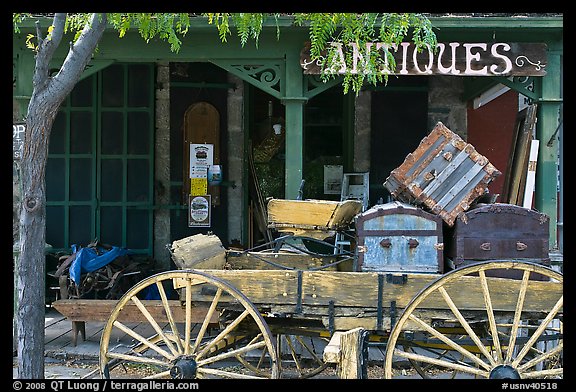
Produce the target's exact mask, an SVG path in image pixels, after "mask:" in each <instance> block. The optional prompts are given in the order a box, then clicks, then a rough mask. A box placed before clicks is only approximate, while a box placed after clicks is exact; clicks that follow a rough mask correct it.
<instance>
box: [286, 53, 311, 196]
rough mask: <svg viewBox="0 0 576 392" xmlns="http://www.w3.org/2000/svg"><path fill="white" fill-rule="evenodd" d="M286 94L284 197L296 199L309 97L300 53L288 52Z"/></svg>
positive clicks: (300, 178)
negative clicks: (305, 88)
mask: <svg viewBox="0 0 576 392" xmlns="http://www.w3.org/2000/svg"><path fill="white" fill-rule="evenodd" d="M285 83H286V89H285V92H286V94H285V95H284V96H283V97H282V102H283V103H284V105H285V106H286V168H285V176H286V177H285V187H284V197H285V198H286V199H296V197H297V196H298V190H299V189H300V183H301V181H302V167H303V156H304V153H303V150H304V145H303V141H304V138H303V134H304V131H303V129H304V126H303V120H302V115H303V107H304V103H305V102H306V100H307V98H305V97H304V91H303V88H304V87H303V86H304V83H303V74H302V68H301V67H300V58H299V53H298V52H294V51H291V52H289V53H286V79H285Z"/></svg>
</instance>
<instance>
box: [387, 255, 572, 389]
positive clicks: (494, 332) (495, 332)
mask: <svg viewBox="0 0 576 392" xmlns="http://www.w3.org/2000/svg"><path fill="white" fill-rule="evenodd" d="M492 270H494V271H492ZM496 270H497V271H496ZM503 270H508V271H511V270H512V272H514V273H513V274H511V275H509V276H518V277H519V278H518V279H513V278H497V277H495V276H498V275H497V274H498V273H499V272H501V271H503ZM517 271H520V273H519V274H517V273H515V272H517ZM531 274H534V275H531ZM533 276H534V278H532V277H533ZM541 276H542V277H544V278H541ZM476 282H477V283H476ZM472 283H473V284H474V286H471V285H472ZM459 284H461V285H462V287H460V288H459V287H458V285H459ZM562 284H563V276H562V274H561V273H559V272H557V271H554V270H552V269H550V268H547V267H545V266H543V265H540V264H536V263H531V262H523V261H517V260H514V261H486V262H479V263H474V264H470V265H467V266H464V267H461V268H458V269H455V270H453V271H450V272H448V273H446V274H444V275H441V276H439V277H438V278H437V279H436V280H435V281H433V282H432V283H430V284H429V285H428V286H427V287H425V288H424V289H423V290H421V291H420V292H419V293H418V294H417V295H416V296H415V297H414V298H412V300H411V301H410V302H409V303H408V304H407V305H406V307H405V308H404V309H403V312H402V314H401V316H400V317H399V319H398V320H397V322H396V324H395V325H394V327H393V328H392V330H391V332H390V336H389V339H388V342H387V347H386V354H385V363H384V377H385V378H393V377H394V374H395V372H394V370H393V364H394V361H395V358H404V359H407V360H408V361H409V362H410V364H411V366H412V368H413V369H414V370H415V371H416V372H417V374H419V375H420V376H421V377H423V378H434V377H436V376H437V370H438V369H435V368H442V369H445V370H451V371H452V372H466V373H468V374H473V375H474V376H475V377H488V378H501V377H520V378H548V377H550V378H551V377H562V376H563V374H564V373H563V365H562V354H563V346H564V345H563V337H562V316H563V313H562V310H563V304H564V301H563V295H562ZM471 287H475V288H481V291H480V290H478V289H476V290H475V292H477V293H482V294H481V295H482V297H483V301H482V302H483V305H480V304H479V305H477V307H478V309H477V307H475V308H473V309H469V308H466V307H465V306H462V304H465V303H466V302H464V301H465V299H466V296H461V295H456V294H455V293H458V294H460V293H466V292H467V291H468V290H469V289H470V288H471ZM504 288H505V289H504ZM496 293H498V295H496ZM539 293H541V294H539ZM508 296H509V297H510V298H508ZM542 298H546V302H542ZM544 304H545V305H544ZM480 306H484V310H483V309H481V308H480ZM434 308H440V309H449V310H450V312H451V313H452V315H453V316H452V315H450V317H446V318H445V319H444V320H443V319H442V318H440V317H439V316H436V315H434V316H435V317H432V318H431V319H430V318H429V316H428V314H430V312H429V311H430V309H434ZM463 310H466V311H465V312H464V311H463ZM477 310H480V311H481V312H478V311H477ZM455 322H457V323H458V324H459V325H460V326H461V327H462V328H453V326H454V323H455ZM557 323H559V326H558V325H557ZM413 329H415V331H413ZM462 329H463V330H464V331H465V334H464V335H463V331H462ZM460 338H461V339H462V340H458V339H460ZM463 342H466V345H463ZM520 342H521V343H520ZM411 347H415V348H420V349H421V350H422V351H419V350H417V351H412V349H411ZM427 347H434V348H446V349H447V350H450V351H453V352H457V353H459V354H460V355H462V359H461V360H459V361H456V360H454V361H453V360H452V359H448V358H446V359H444V358H439V357H434V352H433V351H425V350H426V349H427ZM423 353H425V355H424V354H423ZM422 364H427V366H422ZM444 373H445V372H444ZM444 376H446V374H444Z"/></svg>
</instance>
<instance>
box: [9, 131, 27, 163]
mask: <svg viewBox="0 0 576 392" xmlns="http://www.w3.org/2000/svg"><path fill="white" fill-rule="evenodd" d="M25 133H26V123H16V124H12V159H16V160H20V159H22V153H23V151H24V134H25Z"/></svg>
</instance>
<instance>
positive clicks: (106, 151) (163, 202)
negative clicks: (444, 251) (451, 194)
mask: <svg viewBox="0 0 576 392" xmlns="http://www.w3.org/2000/svg"><path fill="white" fill-rule="evenodd" d="M431 21H432V23H433V25H434V26H435V28H436V34H437V37H438V42H439V43H440V44H439V51H437V52H435V53H433V52H426V51H424V52H422V53H415V52H414V50H413V47H412V45H410V44H408V43H403V44H401V45H400V46H399V47H396V48H393V49H394V51H395V56H396V58H397V68H396V74H395V75H390V76H389V80H388V83H387V85H378V86H372V85H367V86H365V87H364V88H363V89H362V91H360V93H359V94H358V95H356V94H355V93H354V92H352V91H350V92H349V93H348V94H344V93H343V90H342V85H341V79H339V78H336V79H333V80H331V81H329V82H327V83H323V82H322V81H321V80H320V77H319V75H318V69H317V66H316V65H315V64H313V63H312V62H310V60H309V57H308V55H307V49H306V41H307V39H308V35H307V30H306V29H304V28H302V27H297V26H293V24H292V20H291V19H290V18H288V17H286V18H282V19H280V39H279V40H277V38H276V25H275V24H274V22H270V23H269V24H266V25H265V27H264V29H263V31H262V34H261V36H260V39H259V44H258V48H256V46H255V45H254V43H253V42H248V43H247V44H246V45H245V46H244V47H242V46H241V44H240V43H239V40H238V39H237V37H235V36H232V37H230V38H229V39H228V42H226V43H222V42H221V41H220V39H219V37H218V32H217V30H216V28H215V27H214V26H212V25H209V24H208V23H207V21H206V20H204V19H202V18H198V20H197V21H194V23H193V27H192V28H191V29H190V30H189V31H188V33H187V35H186V37H184V38H183V43H182V47H181V49H180V51H179V52H178V53H173V52H171V51H170V47H169V44H167V43H165V42H160V41H151V42H149V43H146V42H145V41H144V40H143V39H142V38H141V37H140V36H139V35H138V34H137V33H136V32H134V33H128V34H126V36H125V37H123V38H122V39H119V38H118V36H117V32H116V31H114V30H112V29H110V31H106V32H105V33H104V37H103V38H102V40H101V42H100V44H99V49H98V53H97V54H96V55H95V56H94V59H93V60H92V62H91V63H90V64H89V66H88V68H87V69H86V71H85V72H84V75H83V77H82V79H81V80H80V82H79V83H78V84H77V85H76V87H75V88H74V90H73V92H72V93H71V94H70V96H69V97H68V98H67V99H66V100H65V102H64V104H63V105H62V107H61V109H60V112H59V114H58V116H57V118H56V121H55V123H54V126H53V129H52V134H51V139H50V146H49V158H48V165H47V171H46V185H47V231H46V242H47V243H48V244H50V245H51V246H52V248H53V249H54V250H56V251H58V250H61V251H65V250H68V249H70V247H71V246H72V245H73V244H81V245H86V244H88V243H90V242H91V241H92V240H93V239H95V238H98V239H99V240H100V241H102V242H103V243H107V244H112V245H116V246H121V247H126V248H129V249H131V250H133V251H135V252H138V253H141V254H146V255H150V256H153V257H154V258H155V259H156V260H158V261H160V262H161V263H162V264H163V265H165V266H166V268H169V267H170V254H169V252H168V251H167V249H166V245H167V244H170V243H171V242H173V241H174V240H178V239H180V238H183V237H186V236H190V235H193V234H196V233H207V232H212V233H214V234H216V235H217V236H218V237H219V238H220V239H221V240H222V243H223V245H224V246H225V247H231V246H238V247H241V248H244V249H246V248H251V247H254V246H256V245H258V244H259V243H262V242H263V241H264V240H265V236H266V233H265V228H264V227H263V222H262V221H261V209H262V208H263V203H265V201H266V199H267V198H269V197H273V198H286V199H296V198H298V197H299V193H301V196H302V197H304V198H307V199H327V200H339V198H340V192H339V191H338V185H339V184H338V180H339V179H341V178H342V173H369V204H370V205H374V204H376V203H379V202H382V201H388V200H390V194H389V193H388V191H387V190H386V188H385V187H384V186H383V183H384V182H385V180H386V178H387V177H388V176H389V174H390V172H391V171H392V170H393V169H394V168H396V167H397V166H399V165H400V164H401V163H402V161H403V160H404V158H405V157H406V155H407V154H408V153H410V152H412V151H413V150H414V149H415V148H416V147H417V146H418V144H419V142H420V140H421V139H422V138H423V137H425V136H426V135H427V134H428V133H429V132H430V131H431V130H432V129H433V128H434V126H435V125H436V124H437V123H438V122H442V123H443V124H444V125H445V126H446V127H448V128H449V129H451V130H452V131H453V132H455V133H457V134H458V135H460V136H461V137H462V138H463V139H464V140H466V141H467V142H468V143H470V144H472V145H473V146H474V147H475V148H476V150H477V151H478V152H480V153H481V154H483V155H485V156H486V157H487V158H488V159H489V160H490V162H491V163H492V164H493V165H494V166H495V167H496V168H497V169H498V170H499V171H500V172H501V173H502V175H501V176H499V177H498V178H497V179H496V180H495V181H493V182H492V183H491V184H490V186H489V190H490V193H492V194H498V195H499V196H498V199H497V201H499V202H506V203H507V202H513V204H518V203H519V204H520V205H522V197H523V196H524V194H523V191H524V189H525V188H526V187H525V186H523V184H519V183H518V178H519V177H518V172H517V170H518V169H517V167H516V166H517V165H518V163H517V160H515V159H514V156H517V157H518V156H519V155H520V152H521V151H524V150H525V149H526V145H521V143H520V142H519V141H520V140H521V139H522V138H521V137H519V135H521V134H522V130H523V129H526V128H527V127H528V126H529V125H531V126H532V127H533V128H532V129H533V130H534V132H533V134H532V135H531V139H534V140H538V141H539V146H538V150H537V159H535V161H536V163H534V165H536V166H535V167H536V169H535V187H534V192H533V193H534V195H533V201H532V208H534V209H536V210H538V211H540V212H543V213H545V214H547V215H548V216H549V217H550V222H551V223H550V247H551V250H552V249H558V248H560V249H561V247H562V216H563V212H562V211H563V210H562V199H561V195H562V192H561V191H562V176H561V174H562V165H561V162H562V156H561V151H562V148H561V144H560V143H561V137H560V136H561V133H562V58H563V18H562V16H561V15H556V16H549V15H545V16H522V17H502V16H498V17H496V16H492V17H491V16H485V17H468V16H466V17H464V16H450V17H447V16H444V17H432V18H431ZM43 23H44V24H45V25H46V26H48V25H49V24H50V23H51V20H50V19H46V20H45V21H43ZM21 30H22V31H21V33H19V34H14V38H13V39H14V47H13V63H14V80H15V85H14V103H15V110H14V119H13V120H14V124H15V125H14V130H15V133H14V135H16V134H17V126H18V124H19V123H21V122H22V118H23V116H24V115H25V113H26V107H27V98H29V97H30V95H31V92H32V81H31V80H32V73H33V70H34V56H33V52H32V51H31V50H30V49H28V48H26V45H25V41H26V35H27V34H28V33H30V32H33V30H34V26H33V25H30V26H28V27H23V28H22V29H21ZM365 50H382V45H381V44H380V43H377V42H375V43H373V45H372V46H371V47H369V48H357V51H358V61H361V59H362V53H363V51H365ZM64 55H65V53H64V52H62V53H60V58H59V59H58V58H56V60H55V62H57V61H58V60H61V59H62V58H63V56H64ZM56 57H58V56H56ZM339 71H341V70H339ZM531 110H532V111H534V113H535V114H534V115H535V118H536V119H537V121H536V120H535V119H534V117H533V116H532V117H531V116H530V115H528V114H529V113H530V111H531ZM24 142H25V141H24ZM514 152H516V154H514ZM17 160H18V157H17V151H16V148H15V155H14V162H15V163H17ZM15 166H16V165H15ZM198 167H206V168H208V170H207V171H206V172H207V178H206V174H205V173H206V172H201V173H200V172H199V171H198ZM302 180H304V182H302ZM302 184H303V187H301V185H302ZM519 190H520V191H519ZM191 194H192V195H204V196H207V197H201V198H195V197H191V196H190V195H191Z"/></svg>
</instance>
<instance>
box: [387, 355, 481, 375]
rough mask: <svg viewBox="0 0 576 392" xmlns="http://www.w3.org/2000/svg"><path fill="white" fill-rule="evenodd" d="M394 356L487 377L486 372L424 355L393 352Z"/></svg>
mask: <svg viewBox="0 0 576 392" xmlns="http://www.w3.org/2000/svg"><path fill="white" fill-rule="evenodd" d="M394 354H395V355H397V356H399V357H403V358H406V359H412V360H415V361H418V362H425V363H430V364H433V365H437V366H441V367H443V368H445V369H451V370H457V371H460V372H465V373H470V374H477V375H479V376H483V377H488V372H486V371H484V370H480V369H477V368H474V367H471V366H467V365H461V364H458V363H454V362H448V361H444V360H442V359H437V358H432V357H429V356H426V355H420V354H415V353H407V352H406V351H401V350H397V351H395V352H394Z"/></svg>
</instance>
